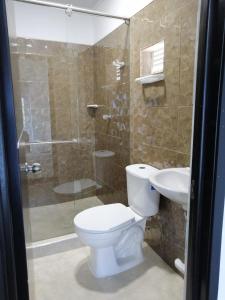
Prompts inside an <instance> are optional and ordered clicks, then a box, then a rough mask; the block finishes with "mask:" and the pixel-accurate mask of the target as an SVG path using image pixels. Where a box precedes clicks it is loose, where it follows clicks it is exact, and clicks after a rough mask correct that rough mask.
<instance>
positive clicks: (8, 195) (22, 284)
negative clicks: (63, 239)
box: [0, 0, 29, 300]
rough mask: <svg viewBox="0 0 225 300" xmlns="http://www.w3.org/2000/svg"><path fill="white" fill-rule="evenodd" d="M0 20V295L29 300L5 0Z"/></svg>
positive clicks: (9, 299) (10, 299) (11, 299)
mask: <svg viewBox="0 0 225 300" xmlns="http://www.w3.org/2000/svg"><path fill="white" fill-rule="evenodd" d="M10 1H11V0H10ZM0 20H1V21H0V41H1V42H0V297H1V300H29V292H28V274H27V259H26V246H25V235H24V224H23V209H22V197H21V182H20V170H19V153H18V150H17V133H16V119H15V109H14V95H13V84H12V71H11V62H10V49H9V32H8V30H9V29H8V24H7V15H6V4H5V0H0ZM2 297H3V298H2Z"/></svg>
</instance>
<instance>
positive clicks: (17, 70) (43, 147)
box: [10, 3, 129, 245]
mask: <svg viewBox="0 0 225 300" xmlns="http://www.w3.org/2000/svg"><path fill="white" fill-rule="evenodd" d="M54 6H56V7H57V6H58V4H57V3H56V5H54ZM61 8H63V10H59V11H57V13H58V14H61V16H60V17H61V18H63V20H64V21H63V22H64V26H65V34H64V36H63V37H60V39H61V40H63V41H54V40H52V38H51V34H50V32H49V40H48V39H46V38H45V39H44V38H43V39H37V38H32V37H29V38H25V37H16V38H12V39H11V41H10V42H11V43H10V46H11V59H12V67H13V85H14V93H15V107H16V118H17V132H18V148H19V152H20V162H21V172H22V173H21V174H22V180H23V183H24V184H23V188H24V191H23V192H24V193H25V194H27V196H26V197H23V198H24V199H27V201H26V202H27V203H24V206H25V209H24V218H25V227H26V228H25V231H26V235H27V241H28V242H29V243H33V242H37V241H42V240H46V239H49V238H54V237H60V236H64V235H67V234H70V233H73V232H74V227H73V218H74V216H75V215H76V214H77V213H79V212H80V211H82V210H84V209H86V208H89V207H93V206H96V205H102V204H105V203H113V202H123V203H126V202H127V198H126V179H125V171H124V167H125V166H126V165H127V164H129V147H128V145H129V118H128V114H129V26H128V25H127V24H124V25H122V26H120V27H119V28H118V29H116V30H115V34H117V38H116V39H114V38H113V37H112V36H111V37H110V38H107V37H105V38H104V39H99V40H95V41H93V42H92V43H89V44H88V43H86V44H82V43H78V42H76V37H75V36H74V35H73V31H72V29H71V28H73V25H74V23H73V22H74V18H80V19H81V18H83V19H84V22H86V21H87V18H89V19H88V21H89V23H90V21H91V22H96V24H99V25H101V22H102V18H103V19H104V22H106V24H107V18H106V17H102V16H95V17H92V16H88V17H87V16H86V14H83V13H82V14H80V13H77V12H74V11H73V8H72V7H71V6H68V5H62V7H61ZM49 9H51V10H54V9H55V8H54V7H53V8H49ZM88 13H91V12H90V11H88ZM85 18H86V19H85ZM122 19H123V18H122ZM110 20H111V19H110ZM125 21H126V20H125ZM115 22H118V21H115ZM119 22H120V23H123V21H119ZM52 26H54V23H52ZM46 31H47V33H46V36H47V35H48V28H46ZM50 31H51V30H50ZM118 35H119V39H118ZM25 163H27V165H28V167H27V168H26V167H25ZM35 163H39V164H40V166H39V165H35ZM33 164H34V165H33ZM32 166H33V169H32ZM35 166H36V168H35ZM112 170H113V172H112ZM25 173H26V174H25ZM31 245H32V244H31Z"/></svg>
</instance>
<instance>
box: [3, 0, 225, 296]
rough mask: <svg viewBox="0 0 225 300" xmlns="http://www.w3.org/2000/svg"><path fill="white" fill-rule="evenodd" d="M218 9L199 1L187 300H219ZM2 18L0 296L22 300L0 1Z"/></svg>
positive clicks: (221, 99) (223, 82)
mask: <svg viewBox="0 0 225 300" xmlns="http://www.w3.org/2000/svg"><path fill="white" fill-rule="evenodd" d="M224 11H225V10H224V0H218V1H216V0H202V3H201V18H200V27H199V49H198V64H197V84H196V96H195V98H196V101H195V117H194V136H193V144H194V147H193V152H192V176H191V180H192V183H191V201H190V216H189V218H190V223H189V247H188V248H189V249H188V261H187V265H188V270H187V289H186V300H216V298H217V290H218V275H219V257H220V249H219V247H218V244H220V243H221V232H222V215H223V209H224V187H223V182H225V181H224V180H225V168H223V165H225V156H223V153H225V152H224V151H225V132H223V131H225V130H223V128H224V127H223V126H225V113H224V110H225V79H224V78H225V76H223V73H224V70H225V69H224V65H223V63H222V62H223V60H224V56H223V52H224V51H223V48H222V45H223V37H224V15H223V12H224ZM0 20H1V22H0V40H1V43H0V91H1V93H0V143H1V146H0V180H1V182H0V275H3V276H0V292H1V296H3V300H28V299H29V295H28V282H27V266H26V249H25V238H24V226H23V213H22V201H21V187H20V174H19V160H18V150H17V136H16V121H15V112H14V104H13V86H12V76H11V65H10V50H9V38H8V29H7V18H6V8H5V0H0ZM215 58H216V59H215ZM223 108H224V110H223ZM221 199H222V200H223V201H222V200H221ZM1 299H2V297H1Z"/></svg>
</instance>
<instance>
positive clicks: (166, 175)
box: [149, 168, 190, 210]
mask: <svg viewBox="0 0 225 300" xmlns="http://www.w3.org/2000/svg"><path fill="white" fill-rule="evenodd" d="M149 180H150V183H151V184H152V185H153V187H154V188H155V189H156V190H157V191H158V192H159V193H160V194H162V195H163V196H165V197H166V198H168V199H170V200H172V201H175V202H177V203H178V204H181V205H182V207H183V209H185V210H187V204H188V197H189V185H190V168H171V169H164V170H159V171H156V172H155V173H153V174H151V176H150V177H149Z"/></svg>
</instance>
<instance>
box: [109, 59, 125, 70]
mask: <svg viewBox="0 0 225 300" xmlns="http://www.w3.org/2000/svg"><path fill="white" fill-rule="evenodd" d="M112 64H113V66H114V67H116V68H118V69H122V68H123V67H125V62H124V61H119V60H118V59H116V60H114V61H113V63H112Z"/></svg>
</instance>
